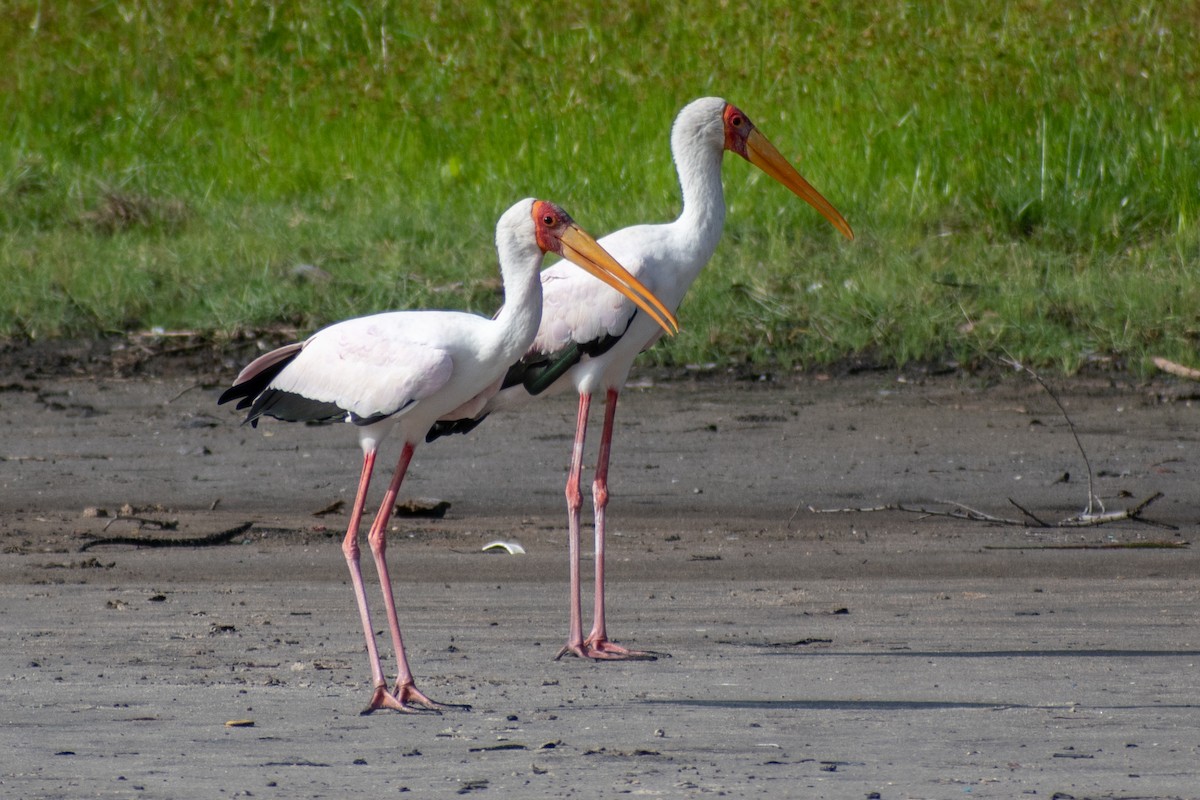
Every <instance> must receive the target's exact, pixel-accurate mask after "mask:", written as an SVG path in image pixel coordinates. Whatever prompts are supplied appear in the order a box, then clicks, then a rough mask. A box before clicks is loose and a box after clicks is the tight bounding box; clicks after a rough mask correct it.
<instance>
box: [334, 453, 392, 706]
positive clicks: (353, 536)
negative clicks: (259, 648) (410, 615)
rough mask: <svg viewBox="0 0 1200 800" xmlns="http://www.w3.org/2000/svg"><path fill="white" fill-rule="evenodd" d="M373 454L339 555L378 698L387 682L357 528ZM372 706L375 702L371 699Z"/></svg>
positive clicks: (365, 459)
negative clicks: (347, 572)
mask: <svg viewBox="0 0 1200 800" xmlns="http://www.w3.org/2000/svg"><path fill="white" fill-rule="evenodd" d="M375 452H376V451H374V450H369V451H367V452H366V453H364V454H363V466H362V474H361V475H360V476H359V479H358V493H357V494H356V495H355V496H354V508H353V509H352V510H351V512H350V524H349V526H348V527H347V528H346V536H345V538H344V539H342V553H343V554H344V555H345V556H346V565H347V566H348V567H349V568H350V582H351V584H353V586H354V598H355V600H356V601H357V602H358V616H359V618H360V619H361V620H362V626H363V635H364V636H366V639H367V657H368V658H369V659H370V661H371V683H372V685H373V686H374V687H375V693H376V695H378V693H379V689H380V687H383V688H384V689H385V690H386V688H387V681H386V680H385V679H384V677H383V667H382V665H381V664H380V663H379V648H378V647H377V646H376V644H375V630H374V628H373V627H372V625H371V612H370V610H369V609H368V608H367V592H366V589H364V588H363V579H362V569H361V567H360V566H359V550H358V526H359V523H360V522H361V521H362V512H363V504H364V503H365V502H366V500H367V487H368V486H370V484H371V471H372V469H373V468H374V466H375ZM372 704H373V705H372V707H373V708H374V707H376V706H374V700H372Z"/></svg>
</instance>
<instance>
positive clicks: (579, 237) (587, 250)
mask: <svg viewBox="0 0 1200 800" xmlns="http://www.w3.org/2000/svg"><path fill="white" fill-rule="evenodd" d="M559 241H560V242H562V257H563V258H565V259H567V260H568V261H570V262H571V263H572V264H575V265H576V266H578V267H580V268H582V269H584V270H585V271H587V272H588V273H589V274H591V275H594V276H595V277H597V278H599V279H600V280H602V281H604V282H605V283H607V284H608V285H609V286H611V287H612V288H614V289H616V290H617V291H618V292H620V293H621V294H623V295H625V296H626V297H628V298H629V299H630V300H632V301H633V302H634V303H636V304H637V307H638V308H640V309H642V310H643V311H645V312H646V313H647V314H649V315H650V318H651V319H653V320H654V321H655V322H657V323H658V324H659V325H660V326H662V329H663V330H664V331H666V332H667V333H668V334H670V335H672V336H673V335H675V334H676V333H678V332H679V321H678V320H676V319H675V315H674V314H672V313H671V312H670V310H668V309H667V307H666V306H665V305H663V304H662V301H661V300H659V299H658V298H657V297H655V296H654V294H653V293H652V292H651V291H650V290H649V289H647V288H646V287H645V286H643V285H642V282H641V281H639V280H638V279H637V278H635V277H633V275H631V274H630V272H629V270H627V269H625V268H624V267H622V266H621V265H620V264H618V263H617V260H616V259H615V258H613V257H612V256H610V255H609V254H608V251H607V250H605V249H604V248H603V247H601V246H600V244H599V243H598V242H597V241H596V240H595V239H593V238H592V237H591V236H590V235H588V233H587V232H586V231H584V230H583V229H582V228H580V227H579V226H578V225H576V224H574V223H572V224H571V226H570V227H569V228H567V230H566V231H565V232H564V233H563V234H562V236H560V237H559Z"/></svg>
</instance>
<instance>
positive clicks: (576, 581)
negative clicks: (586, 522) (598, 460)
mask: <svg viewBox="0 0 1200 800" xmlns="http://www.w3.org/2000/svg"><path fill="white" fill-rule="evenodd" d="M591 405H592V396H591V395H590V394H581V395H579V414H578V417H577V418H576V420H575V446H574V448H573V449H572V450H571V471H570V472H569V473H568V474H567V554H568V558H569V559H570V562H571V598H570V614H571V627H570V630H569V631H568V633H567V643H566V644H565V645H563V647H562V649H561V650H559V651H558V655H556V656H555V657H554V658H555V660H557V659H560V658H562V657H563V656H565V655H566V654H567V653H572V654H574V655H577V656H579V657H580V658H587V657H588V654H587V653H586V652H585V650H584V647H583V611H582V608H581V607H580V602H581V601H580V593H581V587H580V575H579V516H580V512H581V510H582V509H583V492H582V491H581V490H580V488H579V482H580V480H581V479H582V476H583V441H584V437H585V436H586V435H587V422H588V410H589V409H590V408H591Z"/></svg>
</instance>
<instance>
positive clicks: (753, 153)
mask: <svg viewBox="0 0 1200 800" xmlns="http://www.w3.org/2000/svg"><path fill="white" fill-rule="evenodd" d="M671 135H672V143H673V146H674V148H675V150H676V152H679V151H680V150H683V149H685V148H694V147H696V146H697V145H698V144H699V145H702V146H704V147H705V148H712V149H713V150H717V151H720V150H729V151H730V152H733V153H737V154H738V155H739V156H741V157H742V158H744V159H746V160H747V161H749V162H750V163H751V164H753V165H754V166H756V167H758V168H759V169H761V170H762V171H763V172H765V173H767V174H768V175H770V176H771V177H772V178H774V179H775V180H776V181H778V182H779V183H782V184H783V185H784V186H786V187H787V188H788V189H790V190H791V191H792V192H793V193H794V194H795V195H796V196H798V197H799V198H801V199H802V200H804V201H805V202H806V203H808V204H809V205H811V206H812V207H813V208H815V209H816V210H817V211H818V212H820V214H821V216H823V217H825V219H827V220H829V222H830V224H832V225H833V227H835V228H837V229H838V231H840V232H841V234H842V235H843V236H845V237H846V238H847V239H853V238H854V232H853V231H852V230H851V229H850V225H849V223H847V222H846V220H845V218H844V217H843V216H842V215H841V214H840V213H839V212H838V210H837V209H836V208H834V207H833V205H832V204H831V203H830V202H829V201H828V200H826V199H825V198H824V197H822V196H821V193H820V192H818V191H817V190H816V189H814V188H813V187H812V184H810V183H809V182H808V181H806V180H805V179H804V177H803V176H802V175H801V174H800V173H799V172H797V171H796V168H795V167H793V166H792V165H791V164H790V163H789V162H788V160H787V159H786V158H784V157H783V155H782V154H781V153H780V152H779V151H778V150H776V149H775V146H774V145H772V144H771V142H770V141H769V140H768V139H767V137H766V136H764V135H763V134H762V132H761V131H759V129H758V128H757V127H756V126H755V125H754V123H753V122H751V121H750V117H748V116H746V112H744V111H742V110H741V109H740V108H738V107H737V106H735V105H734V104H733V103H730V102H728V101H726V100H723V99H721V98H720V97H702V98H700V99H699V100H693V101H692V102H690V103H688V104H687V105H686V106H684V107H683V110H682V111H680V112H679V115H678V116H677V117H676V118H675V127H674V129H673V130H672V134H671Z"/></svg>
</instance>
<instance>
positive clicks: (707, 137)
mask: <svg viewBox="0 0 1200 800" xmlns="http://www.w3.org/2000/svg"><path fill="white" fill-rule="evenodd" d="M726 150H730V151H732V152H734V153H737V154H738V155H740V156H742V157H743V158H745V159H746V160H747V161H749V162H750V163H751V164H754V165H755V166H756V167H758V168H759V169H761V170H763V171H764V172H766V173H767V174H768V175H770V176H771V177H772V178H774V179H775V180H776V181H778V182H779V183H782V184H783V185H784V186H786V187H787V188H788V189H790V190H791V191H792V192H793V193H795V194H796V195H797V196H799V197H800V198H801V199H803V200H805V201H806V202H807V203H809V204H810V205H811V206H813V207H814V208H815V209H816V210H817V211H819V212H820V213H821V215H822V216H824V217H825V218H826V219H827V220H829V222H830V223H832V224H833V226H834V227H835V228H837V230H838V231H840V232H841V233H842V235H844V236H845V237H846V238H847V239H853V238H854V233H853V231H852V230H851V229H850V225H849V224H848V223H847V222H846V220H845V219H844V218H843V217H842V215H841V214H840V213H839V212H838V211H837V209H835V208H834V207H833V206H832V205H831V204H830V203H829V201H827V200H826V199H825V198H824V197H822V196H821V194H820V193H819V192H818V191H817V190H816V189H814V188H813V187H812V185H811V184H809V182H808V181H806V180H805V179H804V178H803V177H801V175H800V173H798V172H797V171H796V169H795V168H794V167H793V166H792V165H791V164H790V163H788V160H787V159H786V158H784V157H783V156H782V155H781V154H780V153H779V151H778V150H776V149H775V147H774V146H773V145H772V144H771V143H770V142H769V141H768V140H767V138H766V137H765V136H764V135H763V134H762V133H761V132H759V130H758V129H757V128H756V127H755V126H754V124H753V123H752V122H750V118H749V117H747V116H746V114H745V113H743V112H742V111H741V109H739V108H737V107H736V106H734V105H732V104H730V103H728V102H726V101H725V100H722V99H721V98H719V97H705V98H701V99H699V100H694V101H693V102H691V103H689V104H688V105H687V106H685V107H684V108H683V109H682V110H681V111H680V112H679V115H678V116H677V117H676V118H675V124H674V126H673V128H672V130H671V152H672V154H673V156H674V159H675V168H676V170H677V172H678V174H679V184H680V187H681V189H682V191H683V211H682V213H681V214H680V215H679V217H678V218H677V219H676V220H675V221H674V222H668V223H665V224H659V225H634V226H632V227H629V228H624V229H622V230H619V231H616V232H614V233H611V234H609V235H608V236H605V237H604V238H602V239H601V240H600V243H601V244H602V245H603V246H604V248H605V249H607V250H608V251H609V252H610V253H612V254H613V255H614V256H615V257H616V258H617V260H618V261H620V262H621V263H622V264H623V265H624V266H625V267H626V268H627V269H629V271H630V272H632V273H633V274H634V275H636V276H637V277H638V279H639V280H641V281H642V282H643V283H644V284H645V285H646V286H648V287H649V288H650V289H651V291H653V292H654V294H655V296H657V297H659V298H660V299H661V300H662V301H663V302H664V303H666V305H667V307H668V308H670V309H672V310H674V309H676V308H678V306H679V303H680V301H682V300H683V296H684V294H685V293H686V292H687V290H688V287H689V286H691V284H692V281H694V280H695V279H696V276H697V275H699V273H700V270H701V269H703V268H704V265H705V264H707V263H708V261H709V259H710V258H711V257H712V254H713V251H714V250H716V247H717V243H718V242H719V241H720V239H721V229H722V227H723V226H724V223H725V196H724V192H723V190H722V187H721V162H722V160H723V156H724V153H725V151H726ZM542 293H543V295H544V301H543V309H542V322H541V325H540V327H539V328H538V332H537V337H536V338H535V339H534V342H533V346H532V347H531V348H530V349H529V351H528V352H527V353H525V355H524V356H523V357H522V358H521V359H520V360H519V361H518V362H517V363H516V364H514V365H513V367H512V369H510V370H509V373H508V375H507V376H506V378H505V381H504V386H503V388H502V389H501V391H500V392H499V393H497V394H496V395H495V396H494V397H493V398H491V399H490V400H489V401H488V402H487V403H486V404H485V405H484V408H483V410H482V411H481V412H480V413H479V414H476V415H474V416H471V417H464V418H463V419H460V420H457V421H453V422H449V421H443V422H441V423H439V424H438V425H436V426H435V427H434V429H433V430H432V431H430V438H436V437H437V436H440V435H444V434H446V433H465V432H467V431H469V430H471V429H472V428H474V427H475V426H476V425H478V424H479V422H481V421H482V419H483V417H485V416H486V415H487V414H488V413H490V412H491V411H493V410H497V409H502V408H508V407H513V406H516V405H519V404H521V403H523V402H524V401H526V400H528V399H530V398H532V397H535V396H538V395H541V394H543V393H551V392H554V391H561V390H565V389H567V388H569V387H570V388H574V390H575V391H576V392H578V394H579V410H578V416H577V419H576V428H575V443H574V447H573V450H572V456H571V466H570V471H569V473H568V477H567V487H566V495H567V512H568V537H569V539H568V548H569V553H570V555H569V557H570V575H571V579H570V582H571V589H570V591H571V600H570V614H569V615H570V628H569V632H568V635H567V643H566V644H565V645H564V646H563V648H562V650H560V651H559V654H558V655H559V657H561V656H563V655H564V654H567V653H573V654H575V655H578V656H582V657H588V658H631V657H639V658H647V657H652V654H650V653H646V652H638V651H632V650H629V649H627V648H624V647H622V646H620V645H617V644H614V643H613V642H611V641H609V639H608V632H607V629H606V625H605V619H604V616H605V615H604V525H605V509H606V507H607V504H608V462H609V454H610V449H611V445H612V432H613V419H614V415H615V413H616V407H617V396H618V394H619V392H620V390H621V387H622V386H623V385H624V383H625V379H626V377H627V376H628V374H629V369H630V367H631V366H632V365H633V361H634V359H635V358H636V357H637V355H638V353H640V352H642V351H643V350H645V349H647V348H648V347H650V346H651V345H653V344H654V343H655V342H656V341H658V338H659V336H660V335H661V330H660V328H659V325H658V324H657V323H656V322H655V320H653V319H652V318H649V317H647V316H646V315H643V314H639V313H637V311H638V309H637V308H636V307H635V306H633V305H632V304H631V303H629V302H627V301H626V300H625V299H624V298H622V297H621V296H619V295H618V294H616V293H615V292H613V291H612V290H611V289H609V288H608V287H606V286H604V285H603V284H601V283H599V282H597V281H594V280H592V279H591V278H589V277H588V276H586V275H580V274H578V273H573V272H571V271H570V270H568V269H566V268H564V267H563V266H561V265H559V264H555V265H553V266H551V267H549V268H548V269H546V270H544V271H543V272H542ZM599 392H603V393H604V395H605V413H604V428H603V430H602V432H601V435H600V449H599V453H598V455H597V458H596V470H595V475H594V479H593V482H592V504H593V510H594V513H595V519H596V525H595V569H596V579H595V610H594V614H593V620H592V630H591V633H590V634H589V635H588V636H587V638H586V639H585V638H584V636H583V625H582V610H581V608H580V575H579V525H580V513H581V508H582V505H583V497H582V493H581V490H580V480H581V475H582V469H583V444H584V436H585V433H586V430H587V422H588V411H589V408H590V406H591V400H592V395H594V394H596V393H599Z"/></svg>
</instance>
